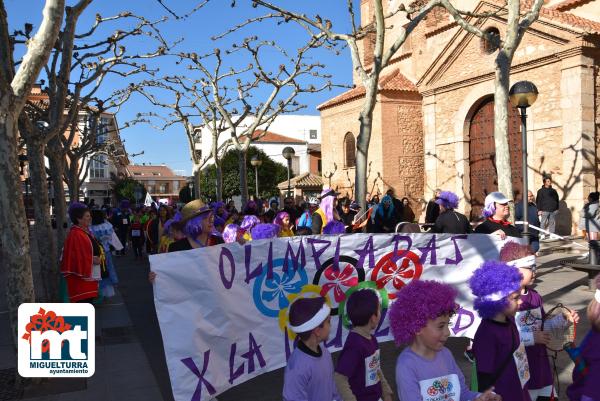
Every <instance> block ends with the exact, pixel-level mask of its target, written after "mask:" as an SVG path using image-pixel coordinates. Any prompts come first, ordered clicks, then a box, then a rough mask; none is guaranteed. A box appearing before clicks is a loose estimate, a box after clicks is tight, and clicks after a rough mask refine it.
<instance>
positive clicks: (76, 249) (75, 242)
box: [60, 202, 104, 302]
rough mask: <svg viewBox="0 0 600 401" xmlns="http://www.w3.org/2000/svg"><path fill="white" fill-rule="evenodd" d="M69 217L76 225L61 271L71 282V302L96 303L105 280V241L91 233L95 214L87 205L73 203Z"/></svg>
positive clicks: (62, 261)
mask: <svg viewBox="0 0 600 401" xmlns="http://www.w3.org/2000/svg"><path fill="white" fill-rule="evenodd" d="M69 218H70V219H71V222H72V223H73V226H72V227H71V229H70V230H69V233H68V234H67V238H66V239H65V244H64V247H63V253H62V258H61V264H60V272H61V273H62V275H63V276H64V278H65V280H66V282H67V292H68V297H69V301H71V302H92V301H93V300H94V298H96V297H97V296H98V282H99V281H100V280H101V279H102V270H101V269H102V267H101V264H102V262H103V257H104V256H103V254H104V252H103V249H102V244H100V242H98V240H96V238H94V236H93V235H92V233H91V232H90V225H91V224H92V216H91V214H90V210H89V209H88V208H87V206H86V205H85V204H83V203H79V202H73V203H72V204H71V206H69Z"/></svg>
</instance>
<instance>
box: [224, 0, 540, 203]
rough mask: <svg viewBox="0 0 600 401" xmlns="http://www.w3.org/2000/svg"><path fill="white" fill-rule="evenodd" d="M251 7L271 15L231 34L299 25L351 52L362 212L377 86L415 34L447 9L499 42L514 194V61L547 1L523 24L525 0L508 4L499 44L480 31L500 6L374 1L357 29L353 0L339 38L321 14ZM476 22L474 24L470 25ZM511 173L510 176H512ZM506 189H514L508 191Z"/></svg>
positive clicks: (503, 154)
mask: <svg viewBox="0 0 600 401" xmlns="http://www.w3.org/2000/svg"><path fill="white" fill-rule="evenodd" d="M251 2H252V4H253V5H254V6H261V7H264V8H267V9H269V10H271V13H270V14H267V15H264V16H260V17H256V18H252V19H250V20H248V21H246V22H245V23H243V24H241V25H238V26H236V27H235V28H233V29H232V30H230V31H234V30H237V29H240V28H241V27H242V26H244V25H247V24H250V23H254V22H258V21H263V20H265V19H270V18H276V19H279V20H280V21H285V22H288V21H294V22H296V23H298V24H300V26H301V27H303V28H304V29H305V30H306V32H308V33H309V35H311V36H312V37H316V38H327V39H328V40H330V41H333V42H344V43H345V44H346V45H347V46H348V48H349V49H350V54H351V58H352V66H353V70H354V72H355V73H356V75H357V76H358V77H359V78H360V80H361V82H362V85H363V86H364V88H365V100H364V103H363V106H362V109H361V112H360V115H359V121H360V130H359V135H358V138H357V142H356V148H357V153H356V175H355V181H354V182H355V186H356V192H355V194H356V198H357V200H358V202H360V205H361V206H362V207H363V208H364V207H365V203H366V201H365V194H366V186H367V163H368V152H369V144H370V140H371V133H372V123H373V110H374V107H375V104H376V101H377V89H378V88H377V85H378V83H379V78H380V75H381V72H382V71H383V69H384V68H385V67H387V66H388V65H389V62H390V60H391V59H392V57H393V56H394V55H395V54H396V52H397V51H398V50H399V49H400V47H401V46H402V45H403V44H404V42H405V41H406V39H407V37H408V36H409V35H410V34H411V32H412V31H413V30H414V29H415V28H416V27H417V25H418V24H419V23H420V22H421V21H422V20H423V19H424V18H425V17H426V16H427V14H428V13H429V12H430V11H431V10H432V9H433V8H435V7H442V8H444V9H446V11H448V13H449V14H450V15H451V16H452V18H453V19H454V21H455V22H456V23H457V24H458V25H459V26H460V27H461V28H462V29H465V30H467V31H468V32H470V33H472V34H475V35H477V36H479V37H482V38H485V39H486V40H489V41H490V42H492V43H498V46H499V48H500V51H499V54H498V57H497V59H496V102H495V112H496V117H495V118H496V123H495V140H496V147H497V152H496V157H497V158H498V173H499V174H498V175H499V177H500V176H501V175H502V176H503V177H502V178H501V179H500V178H499V183H500V190H503V191H506V193H512V188H511V186H510V185H511V184H510V183H511V179H510V164H509V153H508V113H507V100H508V96H507V94H508V81H509V80H508V78H509V71H510V62H511V61H512V57H513V55H514V51H515V50H516V48H517V46H518V45H519V43H520V41H521V39H522V37H523V34H524V32H525V30H526V29H527V28H528V27H529V26H530V25H531V23H533V21H535V20H536V19H537V17H538V14H539V9H540V7H541V5H542V4H543V0H535V2H534V6H533V8H532V9H531V10H530V11H529V12H528V13H526V14H525V16H524V17H523V18H522V19H520V14H519V3H520V1H519V0H508V3H507V9H508V27H507V34H506V39H505V40H504V41H500V38H498V37H497V36H495V35H493V34H491V33H490V32H486V31H483V30H481V29H480V28H479V27H478V24H477V22H478V21H480V20H479V18H488V17H491V16H495V15H498V14H500V13H503V12H504V11H505V8H504V7H499V8H498V9H497V10H492V11H486V12H480V13H474V12H469V11H462V10H458V9H456V8H455V7H454V6H453V5H452V4H451V3H450V0H430V1H427V2H424V1H416V2H413V3H412V4H411V5H409V6H405V5H404V4H400V5H399V6H398V7H397V8H396V9H390V10H385V7H384V6H383V1H382V0H373V1H372V2H371V4H372V5H373V20H372V22H370V23H369V24H366V25H364V26H358V25H357V24H356V21H355V12H354V5H353V2H352V1H351V0H348V1H347V9H348V14H349V17H350V22H351V26H352V30H351V32H350V33H340V32H336V31H334V30H333V27H332V26H333V24H332V22H331V21H330V20H327V19H324V18H322V17H321V16H319V15H316V16H314V17H310V16H307V15H306V14H301V13H297V12H292V11H289V10H286V9H284V8H282V7H279V6H277V5H275V4H273V3H271V2H269V1H265V0H251ZM399 13H404V14H405V15H406V17H407V20H408V21H407V23H406V24H405V25H403V26H402V27H394V26H391V25H390V23H389V22H388V21H389V20H390V18H392V17H394V16H395V15H397V14H399ZM473 19H474V20H475V23H471V20H473ZM392 28H393V29H394V30H395V32H397V34H396V36H395V37H393V38H389V39H386V34H387V33H388V31H389V30H391V29H392ZM368 36H371V37H373V36H374V38H373V39H374V46H373V54H372V57H369V60H372V62H371V63H366V62H365V60H364V59H361V57H360V52H359V43H360V41H361V40H364V39H365V38H367V37H368ZM506 174H508V177H507V176H506ZM507 188H509V189H510V190H509V191H507Z"/></svg>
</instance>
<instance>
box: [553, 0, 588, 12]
mask: <svg viewBox="0 0 600 401" xmlns="http://www.w3.org/2000/svg"><path fill="white" fill-rule="evenodd" d="M592 1H594V0H565V1H561V2H560V3H557V4H555V5H553V6H550V7H548V8H549V9H552V10H558V11H566V10H570V9H572V8H575V7H579V6H582V5H584V4H587V3H589V2H592Z"/></svg>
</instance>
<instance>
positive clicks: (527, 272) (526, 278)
mask: <svg viewBox="0 0 600 401" xmlns="http://www.w3.org/2000/svg"><path fill="white" fill-rule="evenodd" d="M519 271H520V272H521V275H522V276H523V280H521V287H529V286H531V285H532V284H533V279H534V278H535V273H534V272H533V270H531V269H525V268H522V267H520V268H519Z"/></svg>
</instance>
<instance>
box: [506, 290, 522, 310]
mask: <svg viewBox="0 0 600 401" xmlns="http://www.w3.org/2000/svg"><path fill="white" fill-rule="evenodd" d="M519 305H521V290H519V291H515V292H513V293H511V294H510V295H509V296H508V305H507V306H506V308H505V309H504V314H505V315H506V316H515V314H516V313H517V311H518V310H519Z"/></svg>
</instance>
